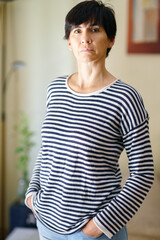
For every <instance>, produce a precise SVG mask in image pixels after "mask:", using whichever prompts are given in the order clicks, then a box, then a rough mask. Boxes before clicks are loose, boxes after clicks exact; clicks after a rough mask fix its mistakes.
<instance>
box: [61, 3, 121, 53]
mask: <svg viewBox="0 0 160 240" xmlns="http://www.w3.org/2000/svg"><path fill="white" fill-rule="evenodd" d="M87 22H91V23H93V24H96V25H99V26H101V27H103V28H104V30H105V32H106V34H107V37H108V38H109V39H110V40H111V41H112V40H114V38H115V36H116V31H117V25H116V20H115V13H114V10H113V9H112V8H111V7H109V6H105V5H104V4H103V3H102V1H96V0H87V1H83V2H80V3H78V4H77V5H76V6H74V7H73V8H72V9H71V10H70V11H69V12H68V14H67V15H66V18H65V37H64V38H65V39H69V36H70V32H71V29H72V27H73V26H76V25H80V24H82V23H87ZM110 50H111V48H108V49H107V53H106V56H108V53H109V52H110Z"/></svg>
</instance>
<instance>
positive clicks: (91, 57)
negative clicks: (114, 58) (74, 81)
mask: <svg viewBox="0 0 160 240" xmlns="http://www.w3.org/2000/svg"><path fill="white" fill-rule="evenodd" d="M113 44H114V40H113V41H111V40H109V38H108V37H107V34H106V32H105V30H104V28H103V27H100V26H98V25H95V24H90V23H83V24H81V25H79V26H74V27H72V29H71V32H70V36H69V39H68V46H69V48H70V49H71V50H72V51H73V53H74V55H75V57H76V59H77V61H78V62H79V61H80V62H84V61H85V62H92V61H96V62H97V61H105V58H106V52H107V48H111V47H112V46H113Z"/></svg>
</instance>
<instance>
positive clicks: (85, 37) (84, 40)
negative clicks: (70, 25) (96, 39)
mask: <svg viewBox="0 0 160 240" xmlns="http://www.w3.org/2000/svg"><path fill="white" fill-rule="evenodd" d="M91 42H92V40H91V37H90V35H89V34H88V33H84V34H83V35H82V38H81V43H82V44H89V43H91Z"/></svg>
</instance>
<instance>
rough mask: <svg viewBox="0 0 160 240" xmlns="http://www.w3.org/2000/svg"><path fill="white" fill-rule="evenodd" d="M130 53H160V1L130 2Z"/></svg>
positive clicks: (132, 0) (141, 0)
mask: <svg viewBox="0 0 160 240" xmlns="http://www.w3.org/2000/svg"><path fill="white" fill-rule="evenodd" d="M128 53H153V54H156V53H160V0H129V21H128Z"/></svg>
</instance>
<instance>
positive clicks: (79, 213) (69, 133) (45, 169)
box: [26, 76, 154, 238]
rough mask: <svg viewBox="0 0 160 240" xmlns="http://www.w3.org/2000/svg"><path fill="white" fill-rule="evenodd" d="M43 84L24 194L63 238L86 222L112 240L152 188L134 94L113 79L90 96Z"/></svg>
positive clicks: (143, 118) (62, 84) (143, 114)
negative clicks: (43, 108) (124, 172)
mask: <svg viewBox="0 0 160 240" xmlns="http://www.w3.org/2000/svg"><path fill="white" fill-rule="evenodd" d="M67 79H68V76H64V77H59V78H57V79H55V80H53V81H52V82H51V83H50V85H49V87H48V95H47V112H46V117H45V120H44V122H43V126H42V146H41V150H40V153H39V155H38V158H37V161H36V163H35V168H34V171H33V175H32V178H31V181H30V185H29V187H28V191H27V193H26V197H28V196H29V195H31V194H34V200H33V208H34V211H35V214H36V215H37V218H39V220H40V221H41V222H42V223H43V224H44V225H45V226H46V227H48V228H49V229H51V230H53V231H55V232H58V233H62V234H70V233H73V232H75V231H77V230H78V229H80V228H82V226H84V225H85V224H86V223H87V222H88V221H89V219H91V218H93V220H94V222H95V224H96V225H97V226H98V227H99V228H100V229H101V230H102V231H103V232H104V233H105V234H106V235H107V236H108V237H109V238H111V237H112V236H113V235H114V234H115V233H116V232H118V231H119V230H120V229H121V228H122V226H124V225H125V224H126V223H127V222H128V221H129V220H130V219H131V218H132V216H133V215H134V214H135V213H136V211H137V210H138V208H139V207H140V205H141V204H142V202H143V200H144V198H145V196H146V194H147V192H148V191H149V189H150V187H151V185H152V183H153V176H154V171H153V159H152V151H151V146H150V139H149V128H148V114H147V111H146V110H145V107H144V105H143V101H142V98H141V96H140V95H139V93H138V92H137V91H136V90H135V89H134V88H133V87H131V86H129V85H127V84H126V83H124V82H122V81H121V80H119V79H118V80H116V81H115V82H114V83H112V84H111V85H109V86H107V87H105V88H103V89H101V90H99V91H96V92H93V93H89V94H79V93H76V92H74V91H72V90H71V89H70V88H69V86H68V85H67ZM124 148H125V149H126V152H127V156H128V159H129V161H128V162H129V164H128V166H129V170H130V176H129V178H128V179H127V181H126V183H125V185H124V186H123V188H122V189H121V172H120V168H119V158H120V154H121V152H122V151H123V149H124Z"/></svg>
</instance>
